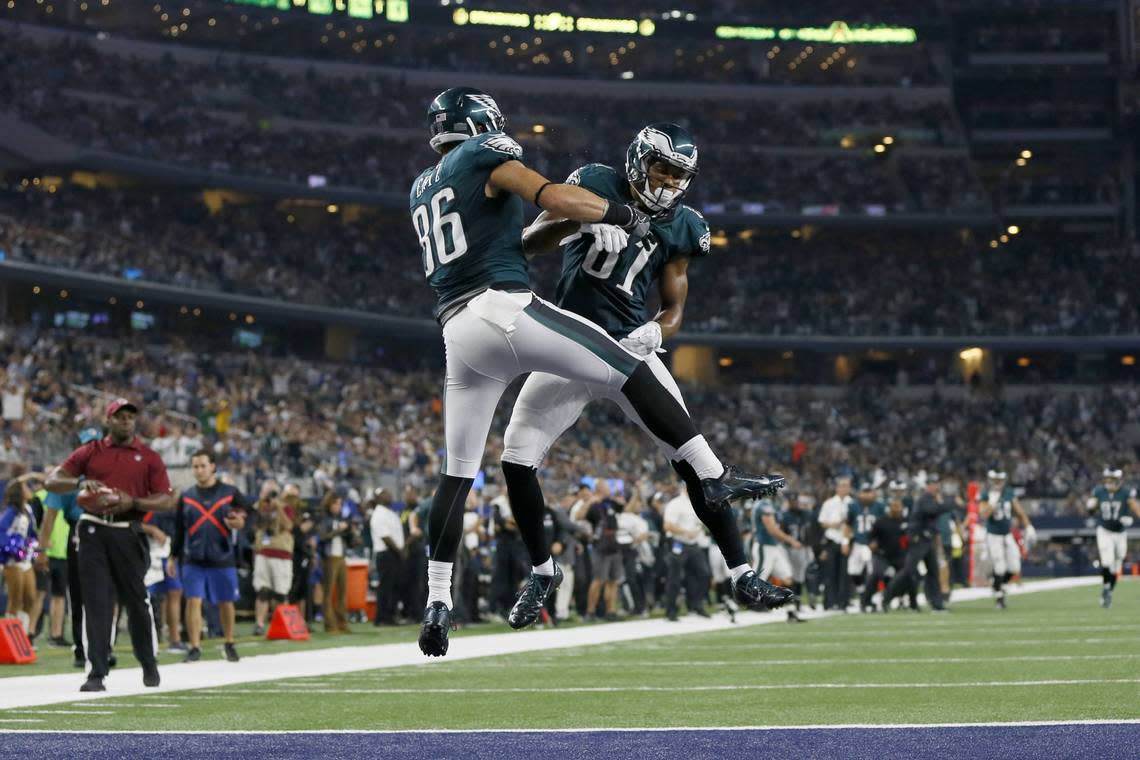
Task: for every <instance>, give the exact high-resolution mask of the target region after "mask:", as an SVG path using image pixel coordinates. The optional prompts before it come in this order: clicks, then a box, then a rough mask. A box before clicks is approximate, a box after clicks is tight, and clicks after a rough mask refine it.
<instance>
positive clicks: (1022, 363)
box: [1017, 356, 1031, 367]
mask: <svg viewBox="0 0 1140 760" xmlns="http://www.w3.org/2000/svg"><path fill="white" fill-rule="evenodd" d="M1030 363H1031V362H1030V361H1029V357H1028V356H1019V357H1018V358H1017V366H1019V367H1028V366H1029V365H1030Z"/></svg>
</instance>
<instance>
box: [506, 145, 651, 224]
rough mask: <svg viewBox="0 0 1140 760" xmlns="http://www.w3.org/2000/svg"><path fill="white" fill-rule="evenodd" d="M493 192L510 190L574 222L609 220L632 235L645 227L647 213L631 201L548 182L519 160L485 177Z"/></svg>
mask: <svg viewBox="0 0 1140 760" xmlns="http://www.w3.org/2000/svg"><path fill="white" fill-rule="evenodd" d="M487 187H488V189H489V190H491V191H493V192H497V191H505V192H509V193H514V194H515V195H517V196H519V197H520V198H522V199H523V200H527V201H530V202H531V203H533V204H534V205H536V206H538V207H539V208H540V209H542V210H543V211H549V212H550V213H551V214H552V215H553V216H556V217H559V218H562V219H568V220H573V221H576V222H601V223H602V224H613V225H615V226H618V227H621V228H622V229H624V230H626V231H628V232H629V233H630V234H631V235H633V236H635V237H644V236H645V233H647V232H648V231H649V217H648V216H646V215H645V213H643V212H641V211H639V210H637V209H635V208H634V207H633V206H631V205H624V206H623V205H620V204H616V203H610V202H609V201H607V200H605V199H604V198H600V197H599V196H597V195H594V194H593V193H591V192H590V191H589V190H585V189H583V188H581V187H575V186H574V185H568V184H566V183H564V182H551V181H550V180H548V179H547V178H546V177H544V176H542V175H541V174H539V173H538V172H536V171H534V170H533V169H529V168H527V167H526V166H524V165H523V163H522V162H521V161H507V162H505V163H503V164H500V165H499V166H498V167H497V168H496V169H495V170H494V171H493V172H491V176H490V177H489V178H488V180H487Z"/></svg>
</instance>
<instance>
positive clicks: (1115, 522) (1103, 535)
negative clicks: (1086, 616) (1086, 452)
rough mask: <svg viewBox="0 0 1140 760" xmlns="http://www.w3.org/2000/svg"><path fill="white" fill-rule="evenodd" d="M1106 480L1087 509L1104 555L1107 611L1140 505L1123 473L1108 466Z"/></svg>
mask: <svg viewBox="0 0 1140 760" xmlns="http://www.w3.org/2000/svg"><path fill="white" fill-rule="evenodd" d="M1102 477H1103V478H1104V485H1099V486H1097V487H1096V488H1094V489H1093V492H1092V496H1090V497H1089V500H1088V503H1087V506H1088V510H1089V512H1091V513H1093V514H1094V515H1095V516H1096V548H1097V553H1098V554H1100V572H1101V575H1102V576H1103V577H1104V586H1103V587H1102V589H1101V592H1100V604H1101V606H1102V607H1106V608H1107V607H1111V606H1112V592H1113V590H1114V589H1115V588H1116V576H1118V575H1120V568H1121V565H1122V564H1123V563H1124V554H1125V552H1126V551H1127V550H1128V536H1127V531H1128V526H1130V525H1131V524H1132V518H1133V515H1135V516H1136V517H1140V503H1137V500H1136V489H1135V488H1128V487H1126V486H1124V471H1123V470H1114V469H1112V468H1110V467H1106V468H1105V469H1104V472H1103V473H1102ZM1127 512H1131V513H1132V514H1131V515H1130V514H1127Z"/></svg>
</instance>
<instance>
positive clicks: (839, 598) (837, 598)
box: [821, 541, 848, 610]
mask: <svg viewBox="0 0 1140 760" xmlns="http://www.w3.org/2000/svg"><path fill="white" fill-rule="evenodd" d="M823 546H824V551H825V552H826V553H827V556H826V558H825V559H824V560H823V562H822V567H821V569H822V570H823V607H824V609H828V610H832V609H839V610H841V609H843V608H845V607H846V606H847V584H848V578H847V557H846V556H844V555H843V552H842V551H841V549H842V547H841V546H840V545H839V544H837V543H836V542H834V541H827V542H825V543H824V545H823Z"/></svg>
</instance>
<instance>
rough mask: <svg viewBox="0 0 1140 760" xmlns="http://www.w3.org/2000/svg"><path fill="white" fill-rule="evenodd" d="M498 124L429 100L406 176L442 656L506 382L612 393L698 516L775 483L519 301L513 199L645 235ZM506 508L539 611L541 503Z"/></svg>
mask: <svg viewBox="0 0 1140 760" xmlns="http://www.w3.org/2000/svg"><path fill="white" fill-rule="evenodd" d="M505 126H506V120H505V118H504V117H503V114H502V111H501V110H500V109H499V107H498V105H497V104H496V103H495V101H494V100H493V99H492V98H491V97H490V96H489V95H487V94H486V93H483V92H480V91H478V90H475V89H473V88H470V87H454V88H451V89H449V90H445V91H444V92H442V93H440V94H439V95H438V96H437V97H436V98H435V99H434V100H433V101H432V103H431V105H430V106H429V107H428V128H429V131H430V133H431V140H430V144H431V147H432V148H433V149H434V150H435V151H436V152H438V153H440V154H441V157H440V159H439V161H438V162H437V163H436V164H434V165H433V166H431V167H429V168H427V169H425V170H424V171H423V172H422V173H421V174H420V175H419V176H418V177H417V178H416V180H415V182H414V183H413V184H412V189H411V193H410V197H409V201H410V208H411V216H412V223H413V226H414V227H415V230H416V234H417V235H418V236H419V239H420V244H421V246H422V248H423V264H424V272H425V274H426V275H427V278H428V282H429V283H430V284H431V286H432V288H433V289H434V290H435V292H436V296H437V299H438V306H437V309H436V317H437V319H438V320H439V322H440V324H441V325H442V327H443V339H444V349H445V352H446V357H447V369H446V379H445V385H444V438H445V442H446V454H445V457H444V464H443V472H442V473H441V477H440V484H439V487H438V488H437V490H436V493H435V496H434V497H433V499H432V506H431V511H430V513H429V515H428V524H429V530H428V535H429V536H430V537H431V545H430V548H429V554H428V605H427V609H426V610H425V613H424V620H423V626H422V629H421V632H420V639H419V644H420V649H421V651H423V652H424V654H427V655H429V656H443V655H445V654H446V653H447V648H448V633H449V631H450V628H451V606H452V600H451V572H452V564H453V561H454V559H455V554H456V551H457V549H458V545H459V540H460V537H461V535H462V531H463V505H464V502H465V501H466V498H467V494H468V492H469V491H470V489H471V485H472V483H473V481H474V478H475V475H476V474H477V472H478V470H479V466H480V464H481V461H482V458H483V450H484V447H485V445H486V442H487V435H488V433H489V431H490V425H491V418H492V416H493V414H494V412H495V406H496V405H497V404H498V401H499V398H500V397H501V396H502V394H503V391H504V390H505V389H506V388H507V386H508V384H510V382H511V381H512V380H514V379H515V378H516V377H518V376H519V375H522V374H525V373H527V372H546V373H549V374H553V375H557V376H561V377H566V378H569V379H573V380H579V381H583V382H588V383H591V384H593V385H597V386H601V387H605V388H608V389H612V390H614V391H620V393H621V394H622V395H623V396H624V397H625V398H626V399H628V401H629V403H630V405H631V406H632V407H633V408H634V409H635V410H636V411H637V413H638V415H639V417H640V418H641V419H643V420H644V421H645V424H646V426H647V427H648V428H649V430H650V431H652V433H653V434H654V435H655V436H657V437H658V438H659V439H661V440H662V441H664V442H666V443H667V444H668V445H670V446H672V447H673V448H674V449H676V450H677V452H678V456H679V457H680V458H681V459H684V460H685V461H687V462H689V463H690V464H691V465H692V467H693V469H694V471H695V472H696V473H698V476H699V477H700V479H701V481H702V488H703V489H704V490H705V492H706V494H707V497H708V501H709V502H710V503H712V504H725V503H727V501H728V500H729V499H732V498H739V497H745V496H749V495H758V494H761V493H766V492H768V491H769V490H775V488H778V487H779V486H780V485H782V479H780V480H779V481H776V480H769V479H767V478H756V477H750V476H743V475H741V474H738V473H735V472H734V471H732V470H731V469H729V468H726V467H724V466H723V465H722V464H721V463H720V461H719V460H718V459H717V458H716V455H715V454H713V452H712V449H711V448H709V445H708V443H707V442H706V441H705V439H704V437H703V436H701V435H700V434H699V433H698V432H697V430H696V428H695V427H694V425H693V422H692V420H691V419H690V418H689V415H688V413H687V412H686V411H685V408H684V406H683V405H682V404H681V403H680V402H679V401H678V400H677V399H676V398H675V397H674V396H673V395H672V394H670V392H669V391H668V390H667V389H666V388H665V387H664V386H663V385H662V383H661V381H660V379H659V378H658V377H657V376H656V375H655V374H654V372H653V371H652V369H651V368H650V367H649V366H648V365H647V364H645V362H644V361H642V358H641V357H640V356H638V355H637V354H634V353H633V352H631V351H629V350H628V349H627V348H625V347H623V346H622V345H621V344H619V343H618V342H617V341H615V340H614V339H613V338H611V337H610V336H609V335H607V334H606V332H605V330H603V329H602V328H600V327H598V326H597V325H595V324H593V323H592V322H590V321H588V320H586V319H583V318H582V317H580V316H578V315H575V314H572V313H571V312H569V311H566V310H563V309H560V308H558V307H556V306H554V305H553V304H550V303H548V302H546V301H544V300H542V299H541V298H538V297H537V296H535V295H534V294H533V293H532V292H531V291H530V278H529V273H528V270H527V261H526V257H525V255H524V254H523V245H522V227H523V201H524V200H525V201H527V202H530V203H534V204H535V205H537V206H538V207H539V208H541V209H544V210H548V211H550V212H551V213H552V214H554V215H557V216H558V217H559V218H562V219H572V220H575V221H577V222H585V223H590V224H598V223H601V224H606V225H611V226H615V227H619V228H621V229H622V230H623V231H625V232H626V233H628V234H629V236H630V237H631V238H632V239H634V240H639V239H641V238H643V237H645V235H646V234H647V233H648V231H649V218H648V216H647V215H646V214H645V212H643V211H641V210H639V209H637V208H635V207H634V206H633V205H631V204H621V203H613V202H610V201H607V200H606V199H604V198H602V197H600V196H598V195H596V194H594V193H591V192H589V191H587V190H585V189H583V188H581V187H575V186H573V185H569V184H555V183H553V182H549V181H548V180H547V179H546V178H545V177H543V176H542V175H541V174H538V173H537V172H535V171H532V170H531V169H528V168H527V167H526V166H525V165H524V164H523V163H522V161H521V158H522V148H521V147H520V146H519V144H518V143H516V142H515V141H514V140H513V139H511V137H509V136H508V135H506V134H505V133H504V132H503V129H504V127H505ZM534 485H537V482H535V483H534ZM510 496H511V501H512V503H515V504H526V505H532V504H537V505H538V508H537V509H534V510H530V509H518V510H516V512H515V519H516V521H517V522H518V525H519V531H520V533H521V534H522V536H523V539H524V541H525V543H526V545H527V549H528V551H529V553H530V555H531V560H532V563H533V564H534V575H532V578H531V581H530V582H528V587H534V588H532V589H531V590H532V591H535V592H536V594H532V596H535V601H537V602H538V604H539V606H541V604H542V603H545V601H546V598H547V596H548V595H549V594H550V592H552V591H553V590H554V589H555V588H557V586H558V584H559V582H560V580H561V573H560V572H559V571H558V569H557V568H556V567H555V566H554V563H553V560H551V558H550V554H549V549H548V547H547V546H546V537H545V533H544V528H543V521H542V506H543V502H542V495H541V491H539V492H538V494H537V499H536V498H535V494H533V493H527V494H517V493H515V492H512V493H511V494H510ZM539 597H541V598H540V599H539Z"/></svg>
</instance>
